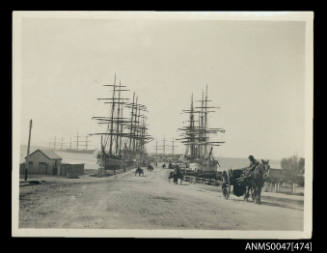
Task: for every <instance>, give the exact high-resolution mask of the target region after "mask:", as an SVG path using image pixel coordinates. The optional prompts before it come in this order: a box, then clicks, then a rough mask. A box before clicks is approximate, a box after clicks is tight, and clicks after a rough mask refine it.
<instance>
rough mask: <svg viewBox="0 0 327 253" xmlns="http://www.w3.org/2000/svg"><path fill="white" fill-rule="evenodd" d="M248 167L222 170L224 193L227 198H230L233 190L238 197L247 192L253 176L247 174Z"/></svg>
mask: <svg viewBox="0 0 327 253" xmlns="http://www.w3.org/2000/svg"><path fill="white" fill-rule="evenodd" d="M247 170H248V168H242V169H235V170H226V171H223V172H222V181H223V183H222V186H221V188H222V193H223V195H224V197H225V198H226V199H228V198H229V196H230V194H231V192H232V186H233V194H234V195H235V196H237V197H240V196H242V195H244V194H245V193H246V186H247V185H248V182H249V180H250V179H251V177H250V176H249V175H248V174H247Z"/></svg>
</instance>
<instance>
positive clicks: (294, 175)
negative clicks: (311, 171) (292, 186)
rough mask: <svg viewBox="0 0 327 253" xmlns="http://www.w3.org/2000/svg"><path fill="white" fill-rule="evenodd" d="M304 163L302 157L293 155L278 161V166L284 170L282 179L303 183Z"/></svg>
mask: <svg viewBox="0 0 327 253" xmlns="http://www.w3.org/2000/svg"><path fill="white" fill-rule="evenodd" d="M304 164H305V160H304V158H303V157H301V158H300V159H299V158H298V157H297V156H296V155H294V156H292V157H290V158H283V159H282V160H281V162H280V166H281V167H282V169H283V170H284V171H283V172H284V180H285V182H288V183H297V184H300V185H303V184H304V180H303V175H304Z"/></svg>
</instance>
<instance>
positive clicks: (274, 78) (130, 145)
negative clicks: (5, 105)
mask: <svg viewBox="0 0 327 253" xmlns="http://www.w3.org/2000/svg"><path fill="white" fill-rule="evenodd" d="M12 18H13V28H12V33H13V52H12V53H13V55H12V57H13V58H12V59H13V65H12V68H13V73H12V77H13V86H12V87H13V105H12V106H13V139H12V144H13V145H12V146H13V150H12V153H13V156H12V164H13V168H12V235H13V236H14V237H22V236H23V237H50V236H51V237H136V238H137V237H142V238H144V237H146V238H158V237H160V238H232V239H265V238H267V239H309V238H311V236H312V197H313V196H312V183H313V158H312V153H313V150H312V149H313V147H312V142H313V140H312V138H313V126H312V124H313V19H314V15H313V12H242V11H239V12H218V11H216V12H214V11H213V12H201V11H199V12H195V11H193V12H183V11H180V12H178V11H176V12H169V11H167V12H160V11H14V12H13V14H12Z"/></svg>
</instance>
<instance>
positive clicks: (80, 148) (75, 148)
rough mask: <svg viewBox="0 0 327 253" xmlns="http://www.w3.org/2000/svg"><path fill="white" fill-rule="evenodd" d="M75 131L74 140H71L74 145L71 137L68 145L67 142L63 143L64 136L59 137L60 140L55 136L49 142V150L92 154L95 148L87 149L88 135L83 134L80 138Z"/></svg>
mask: <svg viewBox="0 0 327 253" xmlns="http://www.w3.org/2000/svg"><path fill="white" fill-rule="evenodd" d="M81 137H82V136H79V135H78V133H77V136H76V140H75V141H73V142H75V143H76V145H72V139H71V138H70V142H69V147H67V148H66V147H65V146H67V143H66V145H65V142H64V138H63V137H61V140H57V137H56V136H55V137H54V140H53V141H50V142H49V150H52V151H61V152H67V153H81V154H93V153H94V152H95V150H96V149H89V140H88V136H85V138H84V139H82V138H81Z"/></svg>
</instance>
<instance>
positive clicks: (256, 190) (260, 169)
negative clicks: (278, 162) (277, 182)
mask: <svg viewBox="0 0 327 253" xmlns="http://www.w3.org/2000/svg"><path fill="white" fill-rule="evenodd" d="M269 169H270V165H269V160H261V163H259V164H258V165H257V166H256V167H255V168H254V170H253V171H252V172H251V177H250V181H249V184H247V188H248V189H249V191H252V198H253V200H254V203H256V204H260V203H261V191H262V187H263V185H264V183H265V180H266V177H267V175H268V172H269Z"/></svg>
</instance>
